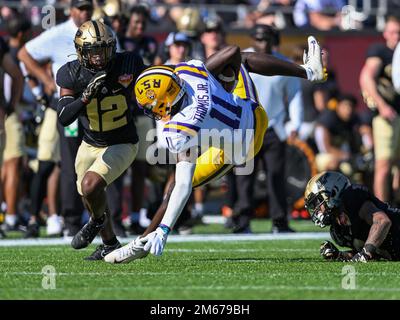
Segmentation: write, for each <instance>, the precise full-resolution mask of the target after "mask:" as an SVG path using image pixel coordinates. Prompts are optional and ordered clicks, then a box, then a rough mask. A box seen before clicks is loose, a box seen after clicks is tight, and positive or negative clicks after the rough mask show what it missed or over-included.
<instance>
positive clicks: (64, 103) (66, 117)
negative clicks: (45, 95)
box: [57, 96, 86, 127]
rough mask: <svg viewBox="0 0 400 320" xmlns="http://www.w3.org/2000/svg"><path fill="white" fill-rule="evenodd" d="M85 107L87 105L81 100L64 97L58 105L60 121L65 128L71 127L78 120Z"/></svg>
mask: <svg viewBox="0 0 400 320" xmlns="http://www.w3.org/2000/svg"><path fill="white" fill-rule="evenodd" d="M85 107H86V105H85V104H84V103H83V101H82V100H81V99H80V98H78V99H75V98H74V97H73V96H62V97H61V98H60V99H59V100H58V104H57V115H58V121H60V123H61V124H62V125H63V126H64V127H66V126H69V125H70V124H71V123H72V122H74V121H75V120H76V119H77V118H78V116H79V114H80V113H81V111H82V110H83V108H85Z"/></svg>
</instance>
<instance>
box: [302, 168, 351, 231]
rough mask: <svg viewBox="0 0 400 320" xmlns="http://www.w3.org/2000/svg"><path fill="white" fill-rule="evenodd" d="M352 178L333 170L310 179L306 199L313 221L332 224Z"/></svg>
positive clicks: (326, 224) (319, 223) (317, 223)
mask: <svg viewBox="0 0 400 320" xmlns="http://www.w3.org/2000/svg"><path fill="white" fill-rule="evenodd" d="M350 185H351V183H350V180H349V179H348V178H347V177H345V176H344V175H343V174H341V173H338V172H333V171H327V172H322V173H320V174H318V175H316V176H314V177H312V178H311V179H310V181H309V182H308V184H307V187H306V191H305V195H304V201H305V208H306V209H307V211H308V212H309V214H310V216H311V219H312V221H313V222H314V223H315V224H316V225H318V226H320V227H321V228H324V227H325V226H328V225H330V224H332V222H333V219H334V217H335V215H336V214H337V213H338V211H339V208H340V207H341V204H342V200H341V195H342V192H343V191H344V190H345V189H346V188H347V187H348V186H350Z"/></svg>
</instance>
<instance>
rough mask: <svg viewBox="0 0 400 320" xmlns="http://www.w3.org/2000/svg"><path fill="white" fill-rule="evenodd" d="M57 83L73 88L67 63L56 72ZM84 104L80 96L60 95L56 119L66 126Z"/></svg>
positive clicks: (76, 116)
mask: <svg viewBox="0 0 400 320" xmlns="http://www.w3.org/2000/svg"><path fill="white" fill-rule="evenodd" d="M56 82H57V85H58V86H60V88H65V89H70V90H74V82H73V80H72V78H71V75H70V72H69V68H68V63H66V64H64V65H63V66H62V67H61V68H60V69H59V70H58V72H57V76H56ZM85 107H86V105H85V104H84V103H83V101H82V100H81V99H80V98H77V99H76V98H75V97H73V96H70V95H67V96H62V97H61V98H60V99H59V100H58V103H57V115H58V120H59V121H60V123H61V124H62V125H63V126H68V125H70V124H71V123H72V122H74V121H75V120H76V119H77V118H78V116H79V114H80V112H81V111H82V109H83V108H85Z"/></svg>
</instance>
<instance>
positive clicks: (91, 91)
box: [57, 21, 144, 260]
mask: <svg viewBox="0 0 400 320" xmlns="http://www.w3.org/2000/svg"><path fill="white" fill-rule="evenodd" d="M74 42H75V47H76V51H77V55H78V59H77V60H74V61H72V62H68V63H66V64H65V65H64V66H62V67H61V68H60V70H59V71H58V73H57V84H58V85H59V86H60V87H61V92H60V100H59V102H58V108H57V109H58V110H57V112H58V118H59V121H60V123H61V124H62V125H63V126H67V125H69V124H70V123H72V122H73V121H74V120H75V119H76V118H78V117H79V120H80V121H81V123H82V125H83V127H84V136H83V141H82V144H81V146H80V147H79V150H78V154H77V156H76V160H75V170H76V173H77V187H78V191H79V193H80V194H81V195H82V197H83V201H84V203H85V205H86V207H87V209H88V210H89V212H90V215H91V217H90V220H89V222H88V223H87V224H86V225H85V226H84V227H83V228H82V229H81V230H80V231H79V232H78V233H77V234H76V235H75V237H74V238H73V240H72V243H71V245H72V247H73V248H75V249H81V248H85V247H87V246H88V245H89V244H90V243H91V242H92V241H93V239H94V238H95V236H96V235H97V233H98V232H99V231H101V236H102V239H103V242H104V245H102V246H100V247H98V249H97V250H96V252H95V253H94V254H93V255H92V258H93V259H96V260H97V259H102V258H103V257H104V255H105V254H107V253H108V252H109V251H112V250H114V249H116V248H118V247H119V246H120V244H119V242H118V240H117V239H116V237H115V234H114V233H113V231H112V227H111V225H110V221H109V218H108V214H106V213H107V211H108V209H107V205H106V194H105V188H106V187H107V186H108V185H109V184H110V183H111V182H113V181H114V180H115V179H116V178H118V177H119V176H120V175H121V174H122V173H123V172H124V171H125V170H126V169H127V168H128V167H129V166H130V164H131V163H132V162H133V160H134V159H135V156H136V153H137V142H138V137H137V134H136V129H135V125H134V122H133V118H132V107H133V101H134V100H133V99H132V98H133V97H132V95H133V86H134V84H135V79H136V77H137V76H138V75H139V73H140V72H141V71H142V70H143V69H144V65H143V61H142V59H141V58H140V57H139V56H138V55H136V54H134V53H129V52H124V53H116V39H115V36H114V34H113V33H112V31H111V29H110V28H109V27H108V26H106V25H105V24H103V23H101V22H99V21H88V22H85V23H84V24H83V25H82V26H81V27H80V28H79V30H78V31H77V33H76V36H75V40H74Z"/></svg>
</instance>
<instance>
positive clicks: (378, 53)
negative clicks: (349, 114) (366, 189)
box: [360, 16, 400, 201]
mask: <svg viewBox="0 0 400 320" xmlns="http://www.w3.org/2000/svg"><path fill="white" fill-rule="evenodd" d="M383 37H384V39H385V43H376V44H373V45H371V46H370V47H369V49H368V52H367V59H366V61H365V64H364V66H363V68H362V70H361V74H360V86H361V90H362V91H363V95H364V98H365V99H366V101H367V103H369V106H370V107H371V108H374V109H375V110H376V111H377V115H376V116H375V117H374V119H373V122H372V128H373V137H374V146H375V150H374V152H375V175H374V192H375V196H376V197H378V198H379V199H380V200H382V201H389V200H390V199H389V194H390V190H389V188H388V187H389V185H390V184H389V183H388V182H389V179H390V176H391V173H392V167H395V168H397V171H395V172H394V177H393V188H394V189H395V191H396V189H398V188H399V183H400V182H399V181H400V174H399V170H398V168H399V162H400V139H399V138H398V137H399V135H400V117H399V112H400V95H399V94H396V92H395V91H394V88H393V82H392V74H391V72H390V70H391V65H392V59H393V52H394V49H395V48H396V46H397V44H398V43H399V40H400V20H399V18H398V17H395V16H389V17H388V18H387V21H386V24H385V28H384V31H383Z"/></svg>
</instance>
